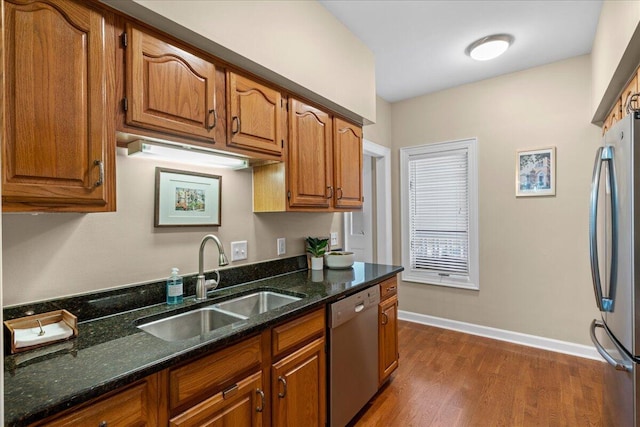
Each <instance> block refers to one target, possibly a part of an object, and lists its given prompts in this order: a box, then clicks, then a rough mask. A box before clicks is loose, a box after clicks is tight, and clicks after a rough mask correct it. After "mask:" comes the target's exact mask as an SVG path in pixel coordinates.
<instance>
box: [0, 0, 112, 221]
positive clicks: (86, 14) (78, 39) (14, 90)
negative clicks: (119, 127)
mask: <svg viewBox="0 0 640 427" xmlns="http://www.w3.org/2000/svg"><path fill="white" fill-rule="evenodd" d="M4 9H5V16H4V25H3V31H4V39H5V42H4V47H5V50H4V70H5V73H4V77H5V82H4V90H3V99H4V105H3V107H4V112H5V116H4V117H5V122H4V126H3V128H4V134H3V143H2V149H3V152H2V172H3V173H2V202H3V206H2V209H3V211H4V212H20V211H56V212H65V211H68V212H102V211H114V210H115V202H116V199H115V112H114V111H115V97H114V93H115V92H114V91H115V85H114V73H115V72H114V69H115V55H114V51H115V47H114V45H113V40H112V39H111V38H109V37H107V36H106V34H108V32H109V29H110V28H111V27H112V26H113V20H114V17H113V16H112V15H111V14H109V13H106V12H103V11H99V10H98V9H94V8H93V7H92V6H91V5H90V4H87V3H86V2H80V1H71V0H59V1H56V2H49V1H34V0H6V1H5V2H4Z"/></svg>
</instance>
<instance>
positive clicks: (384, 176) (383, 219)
mask: <svg viewBox="0 0 640 427" xmlns="http://www.w3.org/2000/svg"><path fill="white" fill-rule="evenodd" d="M362 152H363V154H365V155H367V156H371V160H372V163H373V167H374V168H375V172H376V173H375V175H376V178H375V179H376V188H375V195H376V201H377V203H376V219H377V221H376V223H375V224H373V228H374V229H375V230H376V243H375V245H376V251H375V253H376V259H375V260H374V262H375V263H378V264H392V262H393V261H392V242H393V240H392V239H391V149H390V148H388V147H385V146H383V145H379V144H376V143H374V142H371V141H369V140H367V139H363V147H362ZM342 224H343V231H342V235H343V236H344V248H345V250H349V233H348V232H347V231H348V230H349V229H350V228H351V215H349V212H345V213H344V214H343V221H342Z"/></svg>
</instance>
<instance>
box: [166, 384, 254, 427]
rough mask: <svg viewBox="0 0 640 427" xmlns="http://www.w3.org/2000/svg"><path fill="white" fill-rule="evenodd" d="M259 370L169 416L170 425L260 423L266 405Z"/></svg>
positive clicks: (179, 426)
mask: <svg viewBox="0 0 640 427" xmlns="http://www.w3.org/2000/svg"><path fill="white" fill-rule="evenodd" d="M265 405H266V402H265V395H264V392H263V385H262V374H261V373H260V372H258V373H256V374H253V375H251V376H249V377H247V378H245V379H243V380H242V381H238V382H237V383H236V384H234V385H233V386H232V387H229V388H227V389H226V390H225V391H223V392H220V393H218V394H216V395H214V396H212V397H211V398H209V399H207V400H205V401H204V402H202V403H200V404H198V405H196V406H194V407H193V408H190V409H188V410H187V411H185V412H183V413H182V414H180V415H178V416H177V417H174V418H172V419H171V420H170V422H169V425H170V426H171V427H197V426H205V425H206V426H243V427H244V426H247V427H252V426H261V425H262V421H263V420H262V417H263V413H264V412H263V411H264V408H265Z"/></svg>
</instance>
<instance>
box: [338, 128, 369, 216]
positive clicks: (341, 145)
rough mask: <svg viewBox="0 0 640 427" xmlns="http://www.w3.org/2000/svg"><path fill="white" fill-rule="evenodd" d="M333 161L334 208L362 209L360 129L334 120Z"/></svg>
mask: <svg viewBox="0 0 640 427" xmlns="http://www.w3.org/2000/svg"><path fill="white" fill-rule="evenodd" d="M333 159H334V173H335V175H334V177H335V185H334V187H335V192H334V206H335V207H336V208H346V209H360V208H362V128H360V127H358V126H355V125H353V124H351V123H349V122H346V121H344V120H342V119H339V118H337V117H336V118H335V119H334V137H333Z"/></svg>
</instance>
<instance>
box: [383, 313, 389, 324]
mask: <svg viewBox="0 0 640 427" xmlns="http://www.w3.org/2000/svg"><path fill="white" fill-rule="evenodd" d="M387 323H389V316H387V313H382V324H383V325H386V324H387Z"/></svg>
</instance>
